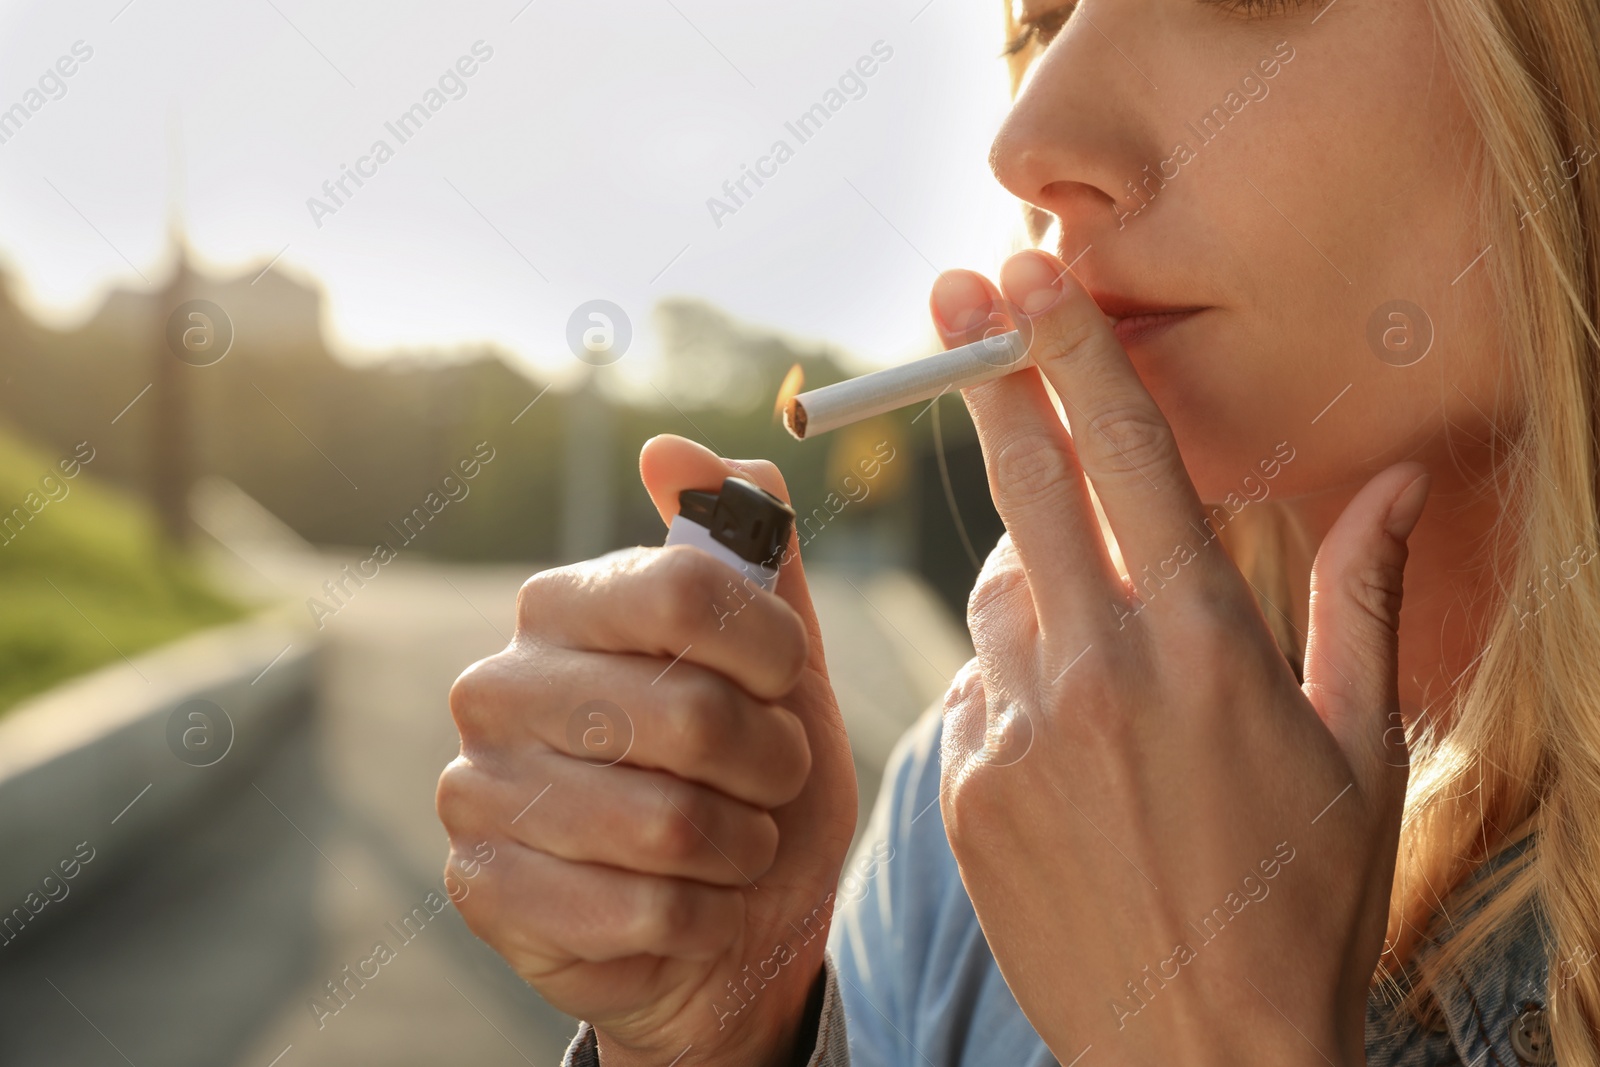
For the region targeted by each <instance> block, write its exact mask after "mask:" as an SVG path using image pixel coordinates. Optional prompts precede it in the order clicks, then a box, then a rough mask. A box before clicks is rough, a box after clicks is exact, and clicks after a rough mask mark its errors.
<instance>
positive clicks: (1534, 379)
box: [1005, 0, 1600, 1067]
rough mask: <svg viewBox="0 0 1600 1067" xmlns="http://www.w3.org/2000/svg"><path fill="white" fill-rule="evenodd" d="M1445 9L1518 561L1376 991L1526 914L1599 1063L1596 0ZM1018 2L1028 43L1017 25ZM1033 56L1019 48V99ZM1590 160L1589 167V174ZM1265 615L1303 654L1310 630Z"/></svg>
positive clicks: (1256, 575) (1453, 959)
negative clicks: (1468, 120)
mask: <svg viewBox="0 0 1600 1067" xmlns="http://www.w3.org/2000/svg"><path fill="white" fill-rule="evenodd" d="M1428 2H1429V6H1430V8H1431V10H1432V14H1433V19H1434V23H1435V26H1436V29H1437V31H1438V34H1439V39H1440V41H1441V44H1442V46H1443V48H1444V50H1445V53H1446V56H1447V58H1448V61H1449V63H1450V65H1451V68H1452V70H1453V72H1454V74H1455V77H1456V80H1457V83H1458V85H1459V86H1460V90H1461V92H1462V95H1463V97H1464V98H1465V101H1466V104H1467V107H1468V109H1469V111H1470V113H1471V115H1472V118H1473V119H1474V121H1475V124H1476V127H1477V131H1478V135H1479V139H1480V146H1479V151H1478V153H1477V161H1476V164H1475V167H1474V171H1473V173H1472V174H1471V175H1470V177H1471V178H1472V180H1473V182H1474V184H1475V191H1476V194H1477V198H1478V211H1479V214H1480V216H1481V226H1482V231H1481V232H1482V234H1483V243H1485V244H1489V243H1492V244H1493V245H1494V247H1495V249H1496V254H1495V255H1493V256H1491V257H1486V258H1485V259H1484V261H1483V263H1482V264H1481V265H1480V266H1481V267H1482V268H1485V269H1487V270H1489V272H1490V275H1491V278H1492V285H1493V290H1494V294H1495V297H1496V301H1497V308H1496V310H1497V312H1498V315H1499V329H1500V334H1499V336H1498V338H1497V340H1498V341H1499V343H1500V345H1501V349H1502V351H1503V352H1504V353H1505V367H1504V377H1506V378H1509V379H1512V381H1511V382H1510V383H1506V388H1507V391H1508V393H1509V394H1510V395H1515V396H1517V397H1518V398H1519V400H1520V403H1521V407H1520V410H1519V411H1518V412H1517V419H1516V424H1515V425H1514V426H1506V427H1501V430H1502V431H1503V432H1504V433H1505V439H1504V441H1503V450H1502V451H1501V452H1500V453H1499V454H1498V455H1497V457H1496V459H1497V462H1496V471H1495V474H1494V479H1495V486H1496V491H1498V492H1499V493H1500V494H1502V496H1501V499H1502V502H1503V505H1504V506H1503V508H1502V519H1501V521H1500V524H1499V528H1498V529H1497V530H1496V531H1495V534H1494V543H1493V544H1490V545H1486V546H1485V553H1486V554H1485V557H1484V558H1485V559H1486V560H1497V561H1503V562H1501V563H1500V564H1499V566H1500V573H1499V575H1498V579H1499V590H1498V596H1499V600H1498V603H1496V604H1494V605H1492V610H1491V611H1490V612H1489V613H1488V615H1487V619H1488V622H1487V623H1486V625H1485V632H1483V633H1482V634H1481V635H1479V646H1478V647H1479V648H1481V650H1482V651H1481V653H1480V655H1479V656H1478V658H1477V659H1476V660H1475V661H1474V663H1473V664H1472V666H1471V667H1470V668H1469V672H1468V674H1467V676H1466V677H1464V678H1462V679H1459V680H1458V682H1457V685H1456V687H1455V691H1454V692H1453V693H1449V694H1445V695H1444V697H1443V698H1442V700H1441V702H1440V704H1437V705H1435V707H1433V708H1430V709H1428V711H1427V712H1426V713H1425V714H1423V715H1421V716H1419V717H1418V718H1417V719H1416V720H1415V721H1414V722H1413V723H1411V724H1410V727H1411V728H1410V730H1409V733H1410V735H1411V736H1410V737H1409V738H1408V740H1409V743H1410V746H1411V752H1412V769H1411V782H1410V787H1409V789H1408V792H1407V797H1406V806H1405V813H1404V816H1403V822H1402V828H1401V839H1400V851H1399V856H1398V864H1397V870H1396V874H1395V883H1394V892H1393V895H1392V898H1391V901H1390V915H1389V929H1388V936H1389V947H1388V949H1387V950H1386V952H1385V954H1384V956H1383V958H1382V959H1381V960H1380V962H1379V966H1378V971H1377V973H1376V974H1375V975H1374V982H1375V983H1378V984H1381V985H1383V986H1385V987H1388V988H1394V989H1397V988H1398V986H1397V984H1396V978H1397V977H1398V975H1399V974H1400V971H1401V970H1402V968H1404V967H1405V966H1406V964H1407V962H1408V960H1411V961H1413V962H1414V963H1415V968H1414V969H1415V975H1414V977H1415V979H1416V981H1415V984H1414V985H1413V986H1412V987H1411V989H1410V990H1409V992H1408V993H1407V995H1406V996H1405V999H1404V1003H1405V1004H1406V1006H1407V1007H1408V1008H1409V1009H1410V1010H1411V1011H1413V1012H1415V1013H1417V1014H1419V1015H1423V1014H1426V1013H1428V1012H1429V1011H1431V1010H1433V1009H1434V1008H1436V1005H1434V1004H1433V1003H1432V1002H1431V999H1430V998H1431V991H1432V989H1433V988H1434V986H1435V984H1436V982H1437V981H1438V979H1439V978H1440V976H1441V975H1443V974H1446V973H1448V972H1451V971H1462V970H1465V969H1467V967H1468V966H1469V964H1470V963H1471V962H1472V960H1473V959H1474V958H1475V957H1478V956H1480V955H1481V954H1483V953H1492V952H1494V951H1497V950H1502V949H1503V946H1501V945H1498V944H1496V943H1494V941H1493V940H1492V938H1493V935H1494V934H1495V933H1496V931H1497V930H1499V929H1503V928H1504V927H1505V926H1506V924H1507V923H1508V922H1509V921H1510V920H1512V919H1513V918H1514V917H1515V916H1516V915H1517V914H1518V913H1519V912H1520V911H1521V909H1523V908H1524V907H1526V906H1528V905H1529V904H1530V903H1531V904H1533V905H1534V906H1535V907H1536V909H1537V912H1538V914H1539V916H1540V919H1541V920H1542V921H1541V929H1542V932H1543V935H1544V937H1545V939H1546V944H1545V948H1546V953H1547V958H1548V960H1549V983H1548V989H1547V997H1548V999H1547V1007H1548V1010H1549V1020H1550V1025H1551V1032H1552V1037H1553V1040H1554V1046H1555V1047H1554V1052H1555V1059H1556V1062H1558V1063H1561V1064H1563V1065H1564V1067H1600V956H1597V953H1600V945H1597V944H1596V942H1597V940H1600V664H1597V662H1596V660H1597V657H1600V568H1595V567H1589V566H1587V565H1586V564H1587V563H1588V562H1589V561H1590V560H1592V559H1594V558H1595V555H1596V553H1597V551H1600V550H1597V548H1596V525H1597V517H1600V486H1597V477H1600V434H1597V428H1600V334H1597V332H1596V323H1597V321H1600V135H1597V131H1600V0H1428ZM1005 8H1006V10H1005V24H1006V39H1007V40H1011V39H1012V38H1013V36H1014V35H1015V34H1016V32H1017V30H1018V28H1019V27H1018V26H1017V24H1016V22H1015V20H1014V17H1013V13H1012V10H1011V5H1010V3H1006V4H1005ZM1035 51H1036V48H1035V47H1034V46H1029V47H1025V48H1023V49H1021V50H1019V51H1017V52H1016V53H1014V54H1012V55H1010V56H1008V62H1009V64H1010V68H1011V87H1012V93H1013V95H1014V94H1015V93H1016V91H1017V89H1018V88H1019V87H1020V85H1021V81H1022V78H1023V75H1024V74H1025V72H1026V68H1027V65H1028V63H1029V61H1030V60H1031V59H1032V57H1033V55H1034V53H1035ZM1580 149H1581V150H1582V154H1583V155H1586V156H1588V157H1589V158H1585V159H1584V160H1583V161H1582V163H1581V164H1580V165H1578V166H1577V167H1576V168H1573V167H1572V164H1573V163H1574V161H1575V153H1578V152H1579V150H1580ZM1590 163H1593V164H1595V166H1594V169H1592V170H1590V169H1586V168H1587V167H1588V166H1589V164H1590ZM1573 169H1575V171H1576V173H1575V174H1573V173H1572V170H1573ZM1252 512H1253V513H1254V514H1253V516H1252V521H1249V522H1241V523H1237V524H1236V525H1235V526H1234V528H1232V529H1231V530H1230V531H1229V533H1228V534H1226V535H1225V538H1224V539H1225V541H1227V543H1228V545H1229V549H1230V551H1231V552H1232V553H1233V555H1234V558H1235V560H1236V561H1237V562H1238V563H1239V565H1240V566H1241V567H1242V568H1243V569H1245V570H1246V572H1247V573H1248V574H1250V575H1251V577H1252V580H1253V581H1254V582H1255V583H1256V585H1257V587H1258V588H1259V589H1261V590H1264V591H1267V595H1268V596H1270V597H1271V598H1272V599H1273V600H1274V601H1276V602H1277V603H1287V602H1292V601H1289V600H1287V599H1280V597H1281V598H1287V597H1288V596H1289V589H1288V582H1289V577H1288V573H1289V572H1288V568H1287V567H1286V566H1285V565H1284V561H1285V558H1286V556H1287V555H1288V554H1289V553H1290V552H1292V551H1293V550H1294V547H1295V540H1296V536H1297V533H1296V531H1295V530H1294V529H1292V527H1291V526H1290V525H1289V524H1288V522H1287V519H1286V518H1285V516H1284V515H1283V513H1282V512H1281V511H1279V510H1278V509H1277V508H1276V507H1275V506H1267V507H1262V508H1259V509H1252ZM1243 517H1244V516H1242V515H1241V518H1243ZM1574 560H1576V561H1578V565H1577V566H1576V573H1575V574H1573V575H1569V574H1568V569H1569V566H1568V565H1569V564H1572V563H1573V561H1574ZM1552 572H1555V574H1554V575H1553V574H1552ZM1553 578H1554V579H1555V581H1552V579H1553ZM1301 594H1302V596H1303V595H1304V590H1302V591H1301ZM1264 614H1266V616H1267V617H1268V619H1269V622H1270V623H1271V624H1272V625H1273V626H1274V629H1275V631H1277V636H1278V637H1279V641H1280V644H1282V645H1283V647H1284V649H1285V652H1286V654H1288V655H1289V656H1290V658H1291V659H1292V660H1297V659H1298V657H1299V654H1300V649H1299V647H1298V644H1297V637H1296V635H1295V634H1294V633H1293V632H1291V630H1290V629H1288V628H1286V627H1285V626H1284V625H1283V620H1281V618H1279V617H1278V615H1277V613H1276V611H1275V610H1274V609H1264ZM1530 831H1536V834H1537V836H1536V837H1535V838H1534V839H1533V847H1532V848H1530V849H1527V850H1526V851H1525V852H1524V854H1523V858H1522V859H1521V860H1520V861H1517V862H1512V863H1508V864H1506V865H1505V866H1504V867H1503V868H1501V869H1500V870H1498V871H1496V873H1495V874H1494V875H1493V876H1492V877H1489V878H1485V879H1482V880H1481V882H1479V883H1474V884H1472V885H1471V886H1470V887H1467V888H1466V889H1464V890H1463V895H1464V896H1466V897H1467V898H1468V899H1467V900H1462V899H1460V898H1459V897H1458V898H1454V899H1452V901H1451V906H1452V910H1456V911H1457V912H1458V914H1459V913H1460V911H1459V910H1458V909H1459V908H1460V907H1461V906H1462V905H1465V904H1468V903H1471V902H1472V901H1473V900H1482V899H1483V898H1489V899H1487V901H1486V903H1484V904H1483V906H1482V907H1480V908H1478V909H1476V910H1475V911H1473V912H1472V914H1471V915H1470V916H1469V917H1467V918H1466V919H1464V920H1463V921H1461V922H1460V923H1459V925H1456V926H1453V927H1452V926H1449V925H1447V926H1446V930H1447V932H1448V934H1449V937H1448V940H1443V943H1442V944H1440V945H1438V947H1437V948H1436V949H1433V950H1430V951H1428V952H1426V953H1421V954H1414V953H1413V952H1412V949H1413V947H1414V946H1415V945H1416V944H1417V943H1418V941H1419V939H1423V938H1425V937H1427V936H1429V933H1430V932H1431V933H1432V934H1438V933H1439V932H1441V931H1440V930H1439V929H1438V928H1432V930H1431V931H1430V924H1431V923H1432V922H1433V921H1434V920H1435V917H1436V916H1441V917H1443V918H1444V920H1445V922H1446V924H1449V923H1450V922H1451V920H1450V919H1449V917H1448V916H1447V915H1443V914H1442V904H1443V901H1444V899H1445V897H1446V896H1448V895H1449V894H1450V893H1451V891H1452V890H1454V889H1456V888H1457V887H1461V886H1462V885H1463V883H1464V882H1466V881H1467V879H1468V878H1469V876H1470V875H1472V874H1473V872H1474V871H1475V870H1477V869H1478V868H1479V867H1480V866H1481V865H1482V864H1483V863H1484V861H1485V860H1487V859H1489V858H1490V857H1491V856H1493V855H1495V854H1496V853H1497V852H1499V851H1500V850H1501V849H1502V848H1503V847H1505V846H1506V845H1507V844H1510V843H1513V842H1516V841H1518V840H1520V839H1523V838H1524V835H1526V834H1527V833H1529V832H1530ZM1491 892H1493V894H1494V895H1493V896H1492V898H1490V897H1489V895H1490V893H1491ZM1580 953H1581V954H1582V955H1581V956H1580V955H1579V954H1580ZM1577 959H1581V960H1582V962H1583V965H1581V966H1573V963H1574V961H1575V960H1577Z"/></svg>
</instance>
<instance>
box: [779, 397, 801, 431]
mask: <svg viewBox="0 0 1600 1067" xmlns="http://www.w3.org/2000/svg"><path fill="white" fill-rule="evenodd" d="M783 428H784V429H786V430H788V431H789V434H790V436H792V437H793V438H794V439H795V440H797V441H804V440H805V439H806V409H805V405H803V404H801V403H800V398H799V397H793V396H792V397H790V398H789V401H788V403H786V404H784V405H783Z"/></svg>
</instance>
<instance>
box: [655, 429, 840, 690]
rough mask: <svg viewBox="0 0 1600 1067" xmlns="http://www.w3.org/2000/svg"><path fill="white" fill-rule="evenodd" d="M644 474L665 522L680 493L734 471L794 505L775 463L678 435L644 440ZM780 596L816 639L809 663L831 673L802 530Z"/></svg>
mask: <svg viewBox="0 0 1600 1067" xmlns="http://www.w3.org/2000/svg"><path fill="white" fill-rule="evenodd" d="M639 475H640V477H641V478H642V479H643V480H644V484H645V489H646V490H647V491H648V492H649V493H650V499H651V500H652V501H653V502H654V503H655V506H656V511H657V512H659V513H660V515H661V521H662V522H671V521H672V517H673V516H674V515H676V514H677V513H678V494H679V493H680V492H682V491H683V490H685V489H708V490H709V489H719V488H721V486H722V480H723V479H724V478H726V477H728V476H729V475H733V476H734V477H738V478H745V479H747V480H749V481H752V482H754V483H755V484H757V485H759V486H760V487H761V488H763V489H765V490H766V491H767V492H769V493H771V494H772V495H773V496H776V497H777V498H778V499H780V500H782V501H783V502H784V503H786V504H790V503H792V501H791V500H790V499H789V488H788V486H787V485H786V484H785V483H784V480H783V474H782V473H781V472H780V471H779V470H778V468H777V466H776V465H775V464H773V463H770V462H768V461H767V460H764V459H751V460H743V459H723V458H722V457H721V456H719V455H717V454H716V453H715V452H713V451H711V450H710V449H709V448H706V447H705V446H703V445H701V444H698V443H696V442H694V441H690V440H688V439H687V438H684V437H678V436H677V435H675V434H660V435H658V436H656V437H652V438H650V440H648V441H646V442H645V443H644V447H643V448H642V449H641V450H640V452H639ZM777 595H778V596H779V597H780V598H781V599H783V600H785V601H787V602H788V604H789V605H790V606H791V607H792V608H794V610H795V611H796V612H798V613H799V615H800V621H801V622H802V623H803V624H804V625H805V629H806V633H807V635H808V637H809V638H810V644H809V646H808V659H807V662H808V663H809V664H810V666H811V667H812V668H813V669H815V670H817V671H818V672H819V673H824V674H825V673H826V671H827V668H826V667H825V666H824V664H823V658H822V628H821V627H820V626H819V625H818V623H817V610H816V608H815V606H813V604H812V602H811V589H810V586H809V585H808V584H807V583H806V573H805V568H804V567H803V566H801V563H800V533H799V530H798V529H797V530H795V532H793V533H791V534H790V535H789V544H788V546H787V547H786V548H785V549H784V550H783V553H782V554H781V555H780V556H779V563H778V590H777Z"/></svg>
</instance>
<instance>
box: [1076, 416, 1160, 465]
mask: <svg viewBox="0 0 1600 1067" xmlns="http://www.w3.org/2000/svg"><path fill="white" fill-rule="evenodd" d="M1089 432H1090V434H1091V435H1092V437H1093V442H1091V443H1094V442H1098V443H1099V444H1100V445H1101V446H1102V449H1101V450H1102V451H1103V452H1104V455H1103V457H1102V460H1101V465H1102V467H1104V468H1105V469H1106V470H1107V471H1108V472H1110V473H1114V474H1135V473H1144V472H1146V471H1149V470H1151V469H1154V468H1158V467H1161V466H1164V465H1166V464H1167V463H1169V462H1171V460H1172V459H1173V456H1174V454H1175V451H1176V445H1175V444H1174V442H1173V439H1172V431H1171V430H1170V429H1169V428H1168V427H1167V423H1166V420H1164V419H1163V418H1162V417H1161V415H1160V414H1159V413H1158V412H1156V411H1154V410H1153V409H1151V408H1149V407H1145V406H1140V405H1133V404H1127V405H1123V406H1119V407H1114V408H1111V409H1109V410H1107V411H1103V412H1101V413H1100V414H1098V415H1096V416H1094V418H1092V419H1090V420H1089Z"/></svg>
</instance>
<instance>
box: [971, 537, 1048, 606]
mask: <svg viewBox="0 0 1600 1067" xmlns="http://www.w3.org/2000/svg"><path fill="white" fill-rule="evenodd" d="M996 553H998V549H997V550H996ZM1019 594H1027V595H1030V596H1031V595H1032V594H1031V593H1028V576H1027V574H1026V572H1024V571H1023V569H1022V563H1021V561H1020V560H1018V559H1017V558H1016V556H1015V555H1014V554H1009V555H1007V556H1005V557H1004V558H999V557H998V556H997V555H996V554H991V555H990V557H989V560H988V562H986V563H985V564H984V566H983V570H982V571H981V572H979V574H978V580H977V581H975V582H973V583H972V592H970V593H968V594H967V618H968V620H969V621H970V622H973V623H976V622H977V621H978V620H980V619H981V618H982V617H983V616H985V615H987V614H988V613H989V612H991V611H994V610H997V609H999V608H1000V607H1002V606H1003V605H1004V604H1006V603H1007V602H1008V601H1010V600H1012V599H1013V598H1014V597H1016V596H1018V595H1019Z"/></svg>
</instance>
